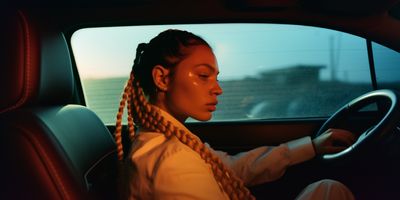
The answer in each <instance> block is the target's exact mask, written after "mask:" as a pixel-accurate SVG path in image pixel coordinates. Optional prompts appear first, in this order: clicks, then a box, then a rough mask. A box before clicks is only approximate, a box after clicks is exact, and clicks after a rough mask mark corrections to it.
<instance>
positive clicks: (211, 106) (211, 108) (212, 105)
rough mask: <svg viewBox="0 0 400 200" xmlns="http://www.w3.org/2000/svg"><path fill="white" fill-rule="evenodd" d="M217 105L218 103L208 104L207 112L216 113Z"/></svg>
mask: <svg viewBox="0 0 400 200" xmlns="http://www.w3.org/2000/svg"><path fill="white" fill-rule="evenodd" d="M217 104H218V102H217V101H215V102H211V103H207V104H206V106H207V110H208V111H210V112H213V111H215V110H216V109H217Z"/></svg>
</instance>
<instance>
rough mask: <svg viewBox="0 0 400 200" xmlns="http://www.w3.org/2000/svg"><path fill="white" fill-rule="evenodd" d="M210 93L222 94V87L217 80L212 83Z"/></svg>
mask: <svg viewBox="0 0 400 200" xmlns="http://www.w3.org/2000/svg"><path fill="white" fill-rule="evenodd" d="M212 94H215V95H217V96H218V95H221V94H222V88H221V86H220V85H219V82H218V81H217V82H215V85H214V87H213V88H212Z"/></svg>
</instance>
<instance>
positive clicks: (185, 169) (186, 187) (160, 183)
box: [154, 150, 229, 200]
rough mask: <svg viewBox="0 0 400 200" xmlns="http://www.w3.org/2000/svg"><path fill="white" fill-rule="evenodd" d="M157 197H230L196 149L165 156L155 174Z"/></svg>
mask: <svg viewBox="0 0 400 200" xmlns="http://www.w3.org/2000/svg"><path fill="white" fill-rule="evenodd" d="M154 189H155V191H154V197H155V199H184V200H185V199H196V200H201V199H204V200H205V199H229V198H228V196H227V195H226V194H225V193H224V192H223V190H222V189H221V188H220V187H219V184H218V183H217V181H216V180H215V178H214V175H213V172H212V171H211V168H210V167H209V166H208V164H206V163H205V161H204V160H202V159H201V157H200V156H199V155H198V154H197V153H196V152H194V151H193V152H191V151H189V150H181V151H178V152H175V153H174V154H173V155H170V156H168V157H167V158H165V159H163V160H162V162H161V163H160V164H159V167H158V169H157V171H156V174H155V178H154Z"/></svg>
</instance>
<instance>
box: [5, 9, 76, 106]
mask: <svg viewBox="0 0 400 200" xmlns="http://www.w3.org/2000/svg"><path fill="white" fill-rule="evenodd" d="M1 15H2V17H1V19H0V22H1V24H0V26H1V27H2V28H1V32H2V33H1V37H0V44H1V45H0V53H1V56H0V58H1V59H0V66H1V67H0V70H1V71H0V96H1V98H0V113H3V112H6V111H9V110H13V109H16V108H19V107H26V106H38V105H40V106H45V105H53V104H54V105H60V104H65V103H68V102H70V101H71V98H72V94H73V88H74V82H73V73H72V67H71V59H70V55H69V51H68V46H67V43H66V40H65V38H64V35H63V34H62V32H61V31H57V30H56V29H54V28H51V27H50V26H49V25H40V24H39V23H36V22H35V20H34V19H33V17H31V18H30V17H29V15H28V14H27V13H25V12H23V11H20V10H7V11H5V12H2V14H1ZM3 15H4V16H3ZM37 22H38V21H37Z"/></svg>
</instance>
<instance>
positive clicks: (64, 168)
mask: <svg viewBox="0 0 400 200" xmlns="http://www.w3.org/2000/svg"><path fill="white" fill-rule="evenodd" d="M2 15H5V16H6V17H2V18H1V19H0V21H1V25H2V32H3V33H2V35H1V37H0V41H1V42H2V43H0V44H1V45H0V50H1V51H0V52H1V54H2V56H1V59H0V64H1V65H0V66H1V72H0V95H1V98H0V158H1V164H0V167H1V168H0V169H1V170H0V173H1V174H0V177H1V178H0V181H1V193H0V199H88V198H94V199H114V198H116V197H117V194H116V192H115V191H116V172H117V156H116V148H115V143H114V140H113V138H112V136H111V134H110V133H109V131H108V129H107V128H106V127H105V126H104V124H103V123H102V122H101V120H100V119H99V118H98V117H97V115H96V114H95V113H93V112H92V111H91V110H89V109H88V108H86V107H84V106H80V105H73V104H69V103H70V102H72V100H71V99H72V95H73V88H74V78H73V72H72V71H73V70H72V65H71V58H70V55H69V51H68V46H67V43H66V40H65V38H64V35H63V33H62V32H61V31H59V30H57V29H56V28H54V27H51V26H49V25H46V24H41V23H39V22H40V20H37V21H36V20H35V18H34V16H33V15H29V14H27V13H26V12H23V11H16V10H14V11H7V12H6V13H2ZM4 55H6V56H4Z"/></svg>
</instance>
